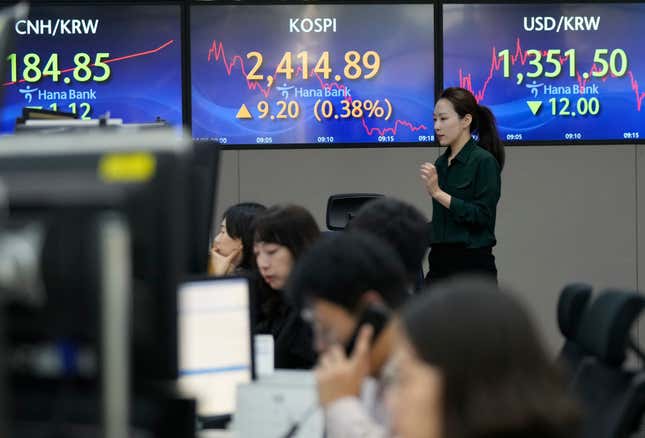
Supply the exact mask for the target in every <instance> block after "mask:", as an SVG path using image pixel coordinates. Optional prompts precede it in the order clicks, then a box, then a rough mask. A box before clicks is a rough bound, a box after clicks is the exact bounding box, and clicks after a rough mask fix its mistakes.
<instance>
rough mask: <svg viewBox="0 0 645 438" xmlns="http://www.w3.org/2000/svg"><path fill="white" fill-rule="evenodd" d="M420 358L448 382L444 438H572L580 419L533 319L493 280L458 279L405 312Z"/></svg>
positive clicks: (444, 396) (444, 388)
mask: <svg viewBox="0 0 645 438" xmlns="http://www.w3.org/2000/svg"><path fill="white" fill-rule="evenodd" d="M401 320H402V327H403V330H404V332H405V335H406V336H407V338H408V340H409V341H410V344H411V345H412V347H413V349H414V351H415V353H416V355H417V356H418V357H419V358H420V359H421V360H422V361H424V362H426V363H427V364H429V365H431V366H433V367H437V368H438V369H439V372H440V374H441V376H442V382H443V384H442V400H443V436H446V437H451V438H485V437H486V438H487V437H509V438H520V437H521V438H533V437H535V438H538V437H539V438H543V437H550V438H560V437H561V438H568V437H572V436H576V433H575V432H576V430H577V427H578V411H577V407H576V405H575V404H574V402H573V401H572V400H570V399H569V397H568V396H567V395H566V391H565V386H564V384H563V381H562V379H561V375H560V372H559V370H557V369H556V368H555V366H554V364H553V362H552V361H551V359H550V358H549V357H548V355H547V354H546V352H545V350H544V348H543V346H542V344H541V342H540V339H539V337H538V334H537V332H536V330H535V328H534V326H533V324H532V322H531V320H530V318H529V315H528V314H527V312H526V311H525V310H524V308H523V307H522V306H521V305H520V303H519V302H518V301H517V300H516V299H515V298H513V297H512V296H511V294H510V293H508V292H505V291H502V290H500V289H498V287H497V286H496V285H495V283H493V282H492V281H491V280H489V279H485V278H474V277H471V278H465V279H464V278H461V279H460V278H455V279H453V280H451V281H449V282H444V283H439V284H438V286H436V287H435V288H434V289H430V290H429V291H426V292H425V293H424V294H423V295H420V296H417V297H415V299H413V300H411V302H410V303H409V304H408V305H406V306H405V308H404V310H403V312H402V316H401Z"/></svg>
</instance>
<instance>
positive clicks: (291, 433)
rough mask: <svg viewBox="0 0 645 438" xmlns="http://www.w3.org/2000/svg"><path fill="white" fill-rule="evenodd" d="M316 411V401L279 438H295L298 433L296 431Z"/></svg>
mask: <svg viewBox="0 0 645 438" xmlns="http://www.w3.org/2000/svg"><path fill="white" fill-rule="evenodd" d="M317 410H318V401H316V402H315V403H314V404H313V405H311V406H309V408H307V410H306V411H305V413H304V414H302V416H301V417H300V419H299V420H298V421H296V422H294V423H293V424H292V425H291V427H290V428H289V430H288V431H287V432H286V433H285V434H284V435H280V438H293V436H295V434H296V433H297V432H298V429H300V426H302V425H303V424H304V423H305V422H306V421H307V420H308V419H309V417H311V415H312V414H314V413H315V412H316V411H317Z"/></svg>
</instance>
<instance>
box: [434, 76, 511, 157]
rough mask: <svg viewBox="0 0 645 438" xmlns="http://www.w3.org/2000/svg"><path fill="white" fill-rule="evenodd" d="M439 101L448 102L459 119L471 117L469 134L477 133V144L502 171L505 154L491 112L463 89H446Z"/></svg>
mask: <svg viewBox="0 0 645 438" xmlns="http://www.w3.org/2000/svg"><path fill="white" fill-rule="evenodd" d="M439 99H446V100H448V101H449V102H450V103H451V104H452V106H453V107H454V108H455V112H456V113H457V114H458V115H459V118H462V119H463V118H464V117H465V116H466V114H470V115H471V117H472V122H471V123H470V132H471V133H472V132H475V131H476V132H477V136H478V137H479V141H478V142H477V143H478V144H479V145H480V146H481V147H483V148H484V149H486V150H487V151H488V152H490V153H491V154H492V155H493V157H495V159H496V160H497V162H498V163H499V167H500V169H503V168H504V161H505V160H506V154H505V152H504V145H503V144H502V140H501V139H500V138H499V133H498V131H497V122H496V121H495V115H494V114H493V112H492V111H491V110H490V109H489V108H488V107H485V106H484V105H480V104H478V103H477V100H476V99H475V96H473V94H472V93H471V92H470V91H468V90H466V89H465V88H459V87H451V88H446V89H445V90H443V92H442V93H441V95H440V96H439Z"/></svg>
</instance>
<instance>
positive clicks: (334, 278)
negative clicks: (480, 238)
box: [289, 231, 409, 438]
mask: <svg viewBox="0 0 645 438" xmlns="http://www.w3.org/2000/svg"><path fill="white" fill-rule="evenodd" d="M289 293H290V296H291V298H292V299H293V300H294V301H295V304H296V307H298V308H301V309H304V313H305V315H306V319H308V320H310V321H311V322H312V324H313V327H314V343H315V348H316V351H317V352H318V353H319V360H318V366H317V367H316V380H317V385H318V397H319V400H320V403H321V405H322V407H323V408H324V411H325V426H326V431H327V437H329V438H350V437H366V436H368V437H371V438H379V437H384V436H386V433H387V424H388V420H387V414H386V410H385V405H384V400H383V398H382V396H383V394H384V392H383V387H382V386H383V385H382V384H381V380H380V379H381V378H382V377H383V375H384V369H385V368H386V364H387V363H388V360H389V357H390V353H391V352H392V350H393V348H394V342H393V340H394V333H395V330H394V325H395V321H396V313H397V309H399V307H400V306H401V305H402V304H403V303H404V301H405V300H406V298H407V297H408V296H409V292H408V278H407V275H406V271H405V268H404V267H403V264H402V262H401V261H400V260H399V257H398V255H397V253H396V251H395V250H394V249H393V248H392V247H390V246H389V245H388V244H387V243H385V242H384V241H383V240H381V239H379V238H378V237H376V236H373V235H371V234H367V233H364V232H359V231H353V232H351V233H338V234H337V235H334V236H331V237H329V238H326V239H321V240H320V241H318V242H317V243H316V244H314V245H313V246H312V247H311V249H310V250H309V252H307V254H305V255H304V256H303V257H302V258H301V259H300V261H299V262H298V263H297V265H296V267H295V269H294V272H293V274H292V278H291V283H290V287H289Z"/></svg>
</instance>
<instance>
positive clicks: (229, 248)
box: [208, 202, 266, 277]
mask: <svg viewBox="0 0 645 438" xmlns="http://www.w3.org/2000/svg"><path fill="white" fill-rule="evenodd" d="M265 210H266V207H265V206H264V205H262V204H258V203H256V202H243V203H241V204H235V205H233V206H231V207H229V208H228V209H227V210H226V211H225V212H224V214H223V215H222V222H221V223H220V227H219V232H218V233H217V235H216V236H215V239H214V240H213V246H212V247H211V251H210V259H209V263H208V273H209V274H210V275H214V276H217V277H220V276H224V275H231V274H234V273H236V272H238V273H240V272H250V271H251V270H252V269H253V266H254V265H255V256H254V255H253V236H254V235H255V228H254V227H253V221H254V219H255V217H256V216H257V215H258V214H259V213H262V212H263V211H265Z"/></svg>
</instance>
